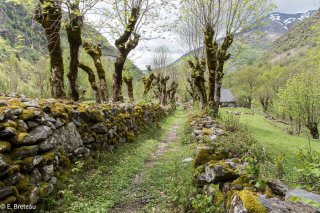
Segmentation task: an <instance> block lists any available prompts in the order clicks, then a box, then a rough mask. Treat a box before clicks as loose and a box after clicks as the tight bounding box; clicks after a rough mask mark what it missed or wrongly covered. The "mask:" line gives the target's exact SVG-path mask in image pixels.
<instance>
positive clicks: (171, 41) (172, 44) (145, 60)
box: [129, 0, 320, 70]
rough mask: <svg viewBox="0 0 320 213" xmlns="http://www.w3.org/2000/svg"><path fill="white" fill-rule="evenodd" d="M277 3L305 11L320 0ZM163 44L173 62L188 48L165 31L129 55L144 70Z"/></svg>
mask: <svg viewBox="0 0 320 213" xmlns="http://www.w3.org/2000/svg"><path fill="white" fill-rule="evenodd" d="M273 1H274V3H275V4H276V5H277V8H276V9H275V10H274V12H282V13H289V14H290V13H304V12H307V11H309V10H314V9H317V8H319V6H320V0H273ZM161 45H165V46H167V47H168V48H169V49H170V51H171V58H172V62H173V61H175V60H177V59H178V58H180V57H181V56H182V55H184V54H185V53H186V52H188V50H187V49H186V48H183V45H182V44H181V43H180V42H179V37H178V36H177V35H176V34H175V33H174V32H164V33H163V35H162V36H161V37H160V38H157V39H152V40H149V41H142V42H141V43H140V44H139V46H138V47H137V48H136V49H135V50H134V51H133V52H132V53H131V54H130V55H129V58H130V59H131V60H133V62H134V63H135V64H136V65H137V66H138V67H139V68H140V69H142V70H145V69H146V65H152V58H153V55H154V54H155V49H156V48H157V47H159V46H161Z"/></svg>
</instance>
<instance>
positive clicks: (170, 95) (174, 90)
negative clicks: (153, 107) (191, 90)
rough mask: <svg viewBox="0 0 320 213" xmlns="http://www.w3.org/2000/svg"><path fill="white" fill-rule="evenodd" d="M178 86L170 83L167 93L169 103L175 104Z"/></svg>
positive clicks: (173, 82)
mask: <svg viewBox="0 0 320 213" xmlns="http://www.w3.org/2000/svg"><path fill="white" fill-rule="evenodd" d="M178 86H179V85H178V84H177V83H176V82H175V81H172V82H171V85H170V87H169V89H168V91H167V94H168V99H169V100H170V102H171V103H175V102H176V93H177V89H178Z"/></svg>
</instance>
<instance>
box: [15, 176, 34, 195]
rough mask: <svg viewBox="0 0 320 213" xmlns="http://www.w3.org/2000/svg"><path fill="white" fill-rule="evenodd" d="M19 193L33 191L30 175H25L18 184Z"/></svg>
mask: <svg viewBox="0 0 320 213" xmlns="http://www.w3.org/2000/svg"><path fill="white" fill-rule="evenodd" d="M16 187H17V189H18V190H19V192H20V193H21V192H28V191H31V190H32V189H33V185H32V184H31V183H30V178H29V175H26V174H25V175H23V178H22V179H21V180H20V181H19V182H18V184H16Z"/></svg>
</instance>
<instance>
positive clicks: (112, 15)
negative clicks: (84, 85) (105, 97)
mask: <svg viewBox="0 0 320 213" xmlns="http://www.w3.org/2000/svg"><path fill="white" fill-rule="evenodd" d="M103 2H104V3H105V4H104V5H105V7H103V6H102V7H101V9H100V10H101V11H103V14H102V15H103V17H105V18H106V19H107V20H106V21H104V22H103V24H104V25H103V28H105V29H106V30H107V31H108V33H109V34H110V36H112V37H114V38H115V46H116V48H117V50H118V54H117V57H116V62H115V64H114V68H115V70H114V75H113V101H115V102H116V101H123V96H122V73H123V68H124V65H125V62H126V60H127V58H128V55H129V54H130V53H131V51H132V50H133V49H135V48H136V47H137V46H138V44H139V42H140V40H141V39H143V38H144V37H146V35H147V33H146V32H145V31H144V29H142V27H145V25H150V24H154V23H155V21H153V18H155V17H157V14H158V11H157V9H159V8H160V7H161V6H162V7H163V6H165V5H164V2H165V1H164V0H130V1H128V0H104V1H103Z"/></svg>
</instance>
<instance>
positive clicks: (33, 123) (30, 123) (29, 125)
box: [27, 121, 39, 130]
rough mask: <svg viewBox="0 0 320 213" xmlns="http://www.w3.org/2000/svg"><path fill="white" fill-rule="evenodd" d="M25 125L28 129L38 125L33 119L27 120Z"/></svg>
mask: <svg viewBox="0 0 320 213" xmlns="http://www.w3.org/2000/svg"><path fill="white" fill-rule="evenodd" d="M27 125H28V129H29V130H33V129H35V128H36V127H37V126H39V124H38V123H36V122H33V121H27Z"/></svg>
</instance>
